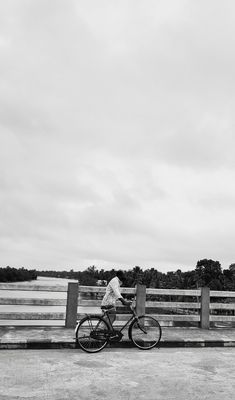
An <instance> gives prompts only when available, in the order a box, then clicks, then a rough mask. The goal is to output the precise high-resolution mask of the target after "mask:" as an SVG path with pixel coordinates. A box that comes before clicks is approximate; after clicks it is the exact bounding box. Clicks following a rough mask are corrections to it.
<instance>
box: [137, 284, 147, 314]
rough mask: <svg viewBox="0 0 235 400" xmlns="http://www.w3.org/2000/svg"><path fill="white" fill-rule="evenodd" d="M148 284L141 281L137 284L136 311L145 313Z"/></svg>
mask: <svg viewBox="0 0 235 400" xmlns="http://www.w3.org/2000/svg"><path fill="white" fill-rule="evenodd" d="M145 301H146V286H145V285H141V284H140V283H137V284H136V313H137V315H143V314H145Z"/></svg>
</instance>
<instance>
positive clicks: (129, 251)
mask: <svg viewBox="0 0 235 400" xmlns="http://www.w3.org/2000/svg"><path fill="white" fill-rule="evenodd" d="M234 15H235V3H234V1H233V0H231V1H230V0H225V1H223V2H222V1H218V0H203V1H202V0H197V1H194V0H163V1H162V0H159V1H156V0H141V1H140V0H119V1H114V0H99V1H96V0H50V1H48V0H34V1H31V0H9V1H7V2H6V1H4V0H0V266H1V267H5V266H7V265H9V266H12V267H13V266H14V267H17V268H18V267H24V268H29V269H31V268H36V269H39V270H40V269H41V270H42V269H51V270H53V269H56V270H64V269H65V270H66V269H68V270H70V269H75V270H83V269H84V268H87V267H89V266H90V265H95V266H96V267H97V268H98V269H100V268H104V269H110V268H123V269H129V268H132V267H134V266H136V265H138V266H140V267H141V268H143V269H146V268H152V267H154V268H156V269H158V270H159V271H162V272H167V271H173V270H177V269H181V270H182V271H186V270H192V269H194V268H195V266H196V263H197V261H198V260H201V259H203V258H208V259H213V260H216V261H219V262H220V263H221V266H222V268H228V267H229V265H230V264H232V263H234V262H235V254H234V237H235V185H234V182H235V156H234V148H235V136H234V126H235V113H234V105H235V102H234V100H235V75H234V71H235V23H234Z"/></svg>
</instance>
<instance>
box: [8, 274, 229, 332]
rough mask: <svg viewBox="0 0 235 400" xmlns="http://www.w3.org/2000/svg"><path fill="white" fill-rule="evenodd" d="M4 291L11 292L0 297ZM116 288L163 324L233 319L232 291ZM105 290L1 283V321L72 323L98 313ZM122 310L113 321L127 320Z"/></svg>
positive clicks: (206, 325)
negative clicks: (134, 299)
mask: <svg viewBox="0 0 235 400" xmlns="http://www.w3.org/2000/svg"><path fill="white" fill-rule="evenodd" d="M4 291H7V293H9V292H12V295H8V296H4V295H3V293H4ZM19 291H24V293H25V295H24V297H22V296H20V297H17V295H15V293H19ZM121 292H122V294H123V295H124V296H125V297H129V298H133V297H135V298H136V308H137V313H138V314H144V313H146V314H150V315H153V316H155V317H156V318H157V319H158V320H159V322H160V324H161V325H162V326H175V325H179V326H197V327H201V328H203V329H208V328H209V327H210V326H214V325H217V326H218V325H220V324H225V323H232V324H234V323H235V292H231V291H228V292H224V291H210V290H209V288H205V287H204V288H200V289H195V290H182V289H152V288H146V287H145V286H144V285H139V284H138V285H137V286H136V287H135V288H121ZM26 293H27V296H26ZM104 293H105V287H99V286H79V285H78V282H69V283H68V286H67V285H63V286H61V285H60V286H58V285H56V286H48V285H41V284H40V285H37V284H27V285H26V284H20V283H19V284H14V285H12V284H7V283H0V321H8V323H9V324H10V325H14V324H17V325H19V324H22V325H27V322H28V324H29V321H31V322H32V321H34V322H35V324H38V325H50V324H51V325H56V324H58V325H65V326H66V327H74V325H75V323H76V320H77V319H78V320H79V319H80V318H82V316H84V314H85V313H90V312H92V313H100V305H101V300H102V298H103V296H104ZM39 294H40V296H39ZM62 297H63V298H62ZM13 307H14V311H12V308H13ZM22 310H24V311H22ZM25 310H26V311H25ZM127 314H128V309H127V308H126V307H124V306H122V305H119V306H118V307H117V318H116V324H120V323H122V322H124V321H126V320H127V319H128V318H129V317H128V315H127ZM0 324H1V322H0Z"/></svg>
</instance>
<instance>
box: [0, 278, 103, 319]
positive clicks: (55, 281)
mask: <svg viewBox="0 0 235 400" xmlns="http://www.w3.org/2000/svg"><path fill="white" fill-rule="evenodd" d="M69 282H77V281H74V280H72V279H62V278H48V277H42V276H39V277H38V279H37V280H35V281H30V282H28V281H26V282H12V283H11V284H10V285H11V286H13V287H14V286H16V285H17V284H19V283H20V284H22V285H27V286H28V285H30V286H34V285H35V286H38V285H48V286H54V285H55V286H63V287H64V288H65V290H66V291H65V292H50V291H46V292H45V291H44V292H40V291H38V290H35V291H23V290H0V298H20V299H22V298H25V299H26V298H27V299H29V298H30V299H63V300H64V302H65V305H63V306H34V305H0V312H20V313H24V312H26V313H27V312H60V313H61V312H62V313H65V312H66V299H67V287H68V283H69ZM97 311H98V308H97V307H92V308H89V309H88V308H86V307H78V312H79V313H85V312H97ZM0 325H54V326H64V320H49V321H48V320H35V321H34V320H0Z"/></svg>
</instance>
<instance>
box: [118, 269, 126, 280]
mask: <svg viewBox="0 0 235 400" xmlns="http://www.w3.org/2000/svg"><path fill="white" fill-rule="evenodd" d="M116 276H117V277H118V279H119V281H121V282H122V283H123V282H124V280H125V274H124V272H123V271H122V270H119V271H117V272H116Z"/></svg>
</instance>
